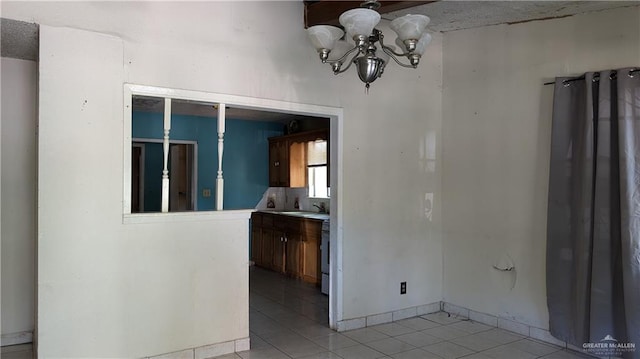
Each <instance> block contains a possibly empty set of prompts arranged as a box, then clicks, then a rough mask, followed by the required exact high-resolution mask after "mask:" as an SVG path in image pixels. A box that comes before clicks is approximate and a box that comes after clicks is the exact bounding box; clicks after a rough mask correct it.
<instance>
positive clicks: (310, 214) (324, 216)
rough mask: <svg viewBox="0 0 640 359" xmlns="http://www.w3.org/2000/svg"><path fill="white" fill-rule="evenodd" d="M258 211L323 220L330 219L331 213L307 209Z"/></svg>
mask: <svg viewBox="0 0 640 359" xmlns="http://www.w3.org/2000/svg"><path fill="white" fill-rule="evenodd" d="M258 212H262V213H273V214H281V215H284V216H292V217H301V218H309V219H317V220H321V221H327V220H329V214H328V213H318V212H305V211H274V210H259V211H258Z"/></svg>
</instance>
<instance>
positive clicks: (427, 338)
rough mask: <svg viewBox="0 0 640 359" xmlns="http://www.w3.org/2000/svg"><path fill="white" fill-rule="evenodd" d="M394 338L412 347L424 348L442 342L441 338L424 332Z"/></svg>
mask: <svg viewBox="0 0 640 359" xmlns="http://www.w3.org/2000/svg"><path fill="white" fill-rule="evenodd" d="M395 338H396V339H398V340H402V341H403V342H405V343H409V344H411V345H413V346H414V347H424V346H427V345H431V344H435V343H440V342H441V341H443V340H444V339H442V338H438V337H434V336H432V335H429V334H427V333H425V332H414V333H409V334H404V335H399V336H397V337H395Z"/></svg>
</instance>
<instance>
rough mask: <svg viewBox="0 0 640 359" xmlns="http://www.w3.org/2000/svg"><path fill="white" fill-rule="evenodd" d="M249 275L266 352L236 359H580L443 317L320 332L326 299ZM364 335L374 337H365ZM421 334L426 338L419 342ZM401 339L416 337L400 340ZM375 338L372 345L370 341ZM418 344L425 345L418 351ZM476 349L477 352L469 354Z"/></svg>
mask: <svg viewBox="0 0 640 359" xmlns="http://www.w3.org/2000/svg"><path fill="white" fill-rule="evenodd" d="M252 275H254V277H255V278H251V279H252V280H254V281H250V282H252V283H254V282H258V284H256V285H254V286H252V287H250V289H251V290H250V313H251V314H250V315H253V316H254V320H253V321H251V323H252V325H251V328H250V330H251V337H252V340H254V339H255V340H256V342H258V340H259V341H260V342H262V343H264V344H261V346H262V345H264V347H260V348H259V349H257V350H255V351H256V352H257V351H259V350H266V351H265V352H264V355H265V356H261V355H260V354H259V353H256V355H255V356H254V355H251V351H249V352H245V353H248V354H243V353H237V354H235V356H234V358H239V359H243V358H244V359H247V358H272V357H271V356H269V353H272V354H273V355H276V356H274V357H273V358H288V359H289V358H301V357H302V356H304V355H308V354H304V350H306V349H304V350H298V348H300V346H307V345H308V346H310V347H311V348H313V350H310V351H309V352H312V351H313V352H314V353H317V354H311V356H310V357H309V358H345V359H349V358H351V357H352V356H353V355H357V357H359V358H360V357H362V358H366V357H367V355H371V357H373V356H375V355H373V354H372V353H374V352H375V353H379V355H380V356H385V358H396V357H399V356H401V357H402V356H403V354H408V355H413V356H411V358H419V357H420V356H421V354H420V353H423V352H424V353H425V355H426V356H430V355H431V354H428V355H427V354H426V353H427V352H428V353H433V355H437V356H442V355H443V354H444V355H446V356H449V355H454V356H456V357H460V358H465V357H471V358H488V357H489V355H492V356H493V357H496V356H497V357H500V359H502V357H501V355H504V354H503V353H516V354H518V353H519V354H521V356H522V357H525V358H531V359H533V358H556V359H564V358H567V359H568V358H582V357H583V356H580V355H579V354H577V353H575V352H571V351H570V350H568V349H566V348H562V347H560V346H556V345H552V344H549V343H544V342H541V341H538V340H535V339H534V338H529V337H527V336H524V335H521V334H518V333H512V332H510V331H508V330H506V329H503V328H497V327H493V326H490V325H486V324H484V323H481V322H478V321H475V320H473V319H469V318H466V317H463V316H456V315H455V314H449V313H446V312H443V311H441V312H437V313H432V314H427V315H422V316H416V317H412V318H407V319H403V320H398V321H395V322H390V323H384V324H379V325H374V326H369V327H365V328H361V329H356V330H351V331H345V332H335V331H333V332H324V331H323V329H322V328H328V324H327V319H328V318H325V317H328V311H327V309H326V306H327V305H328V299H327V298H326V297H323V296H322V295H320V294H319V291H317V292H316V288H313V287H310V286H307V285H305V284H302V283H301V282H295V281H287V280H282V279H281V278H279V277H277V276H273V275H271V273H266V271H265V272H260V271H258V272H253V273H252ZM296 320H302V321H304V322H303V323H300V324H299V325H294V324H292V323H295V322H296ZM410 320H414V321H413V322H410ZM415 320H419V321H420V320H424V321H425V322H424V323H423V322H416V321H415ZM307 321H308V322H307ZM427 323H428V324H427ZM460 323H469V324H460ZM274 325H277V328H276V327H273V326H274ZM416 328H417V329H416ZM444 328H446V329H444ZM254 329H255V330H256V331H254ZM436 329H439V330H436ZM365 330H366V331H371V332H369V333H377V334H371V335H369V334H365V333H367V332H364V331H365ZM430 330H431V332H429V331H430ZM358 331H360V332H358ZM441 331H442V332H441ZM420 333H422V334H424V335H425V336H424V337H420V336H419V335H418V334H420ZM483 333H486V334H484V335H483ZM350 334H351V335H350ZM438 334H440V335H442V336H444V337H441V336H439V335H438ZM289 335H291V337H292V339H291V340H290V341H289V340H288V339H287V336H289ZM404 335H414V336H413V338H412V337H406V338H402V339H401V338H400V337H402V336H404ZM416 335H417V336H416ZM329 336H335V338H336V340H337V342H335V343H332V341H331V340H332V338H330V337H329ZM338 336H339V337H338ZM373 337H376V339H372V338H373ZM445 337H446V338H445ZM296 338H298V339H296ZM367 338H369V339H367ZM429 338H431V339H429ZM465 338H472V339H467V340H465ZM389 339H393V340H389ZM432 340H435V341H432ZM343 341H344V343H343ZM421 341H422V343H423V344H424V343H427V344H424V345H421ZM336 343H337V344H336ZM518 343H519V344H518ZM474 347H475V348H476V349H473V348H474ZM376 348H378V349H376ZM349 349H351V350H349ZM434 349H437V350H436V352H433V351H432V350H434ZM367 350H369V351H370V352H368V353H369V354H366V353H367ZM396 350H400V351H399V352H396ZM451 350H454V351H453V352H451ZM319 351H321V352H319ZM300 353H302V354H300ZM338 353H342V355H340V354H338ZM363 353H365V354H364V356H362V355H363ZM386 353H389V354H386ZM456 353H457V354H456ZM484 353H486V355H485V354H484ZM345 354H346V356H344V355H345ZM301 355H302V356H301ZM358 355H359V356H358ZM416 355H417V356H416ZM509 359H511V358H509Z"/></svg>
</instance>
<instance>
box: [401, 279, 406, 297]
mask: <svg viewBox="0 0 640 359" xmlns="http://www.w3.org/2000/svg"><path fill="white" fill-rule="evenodd" d="M400 294H407V282H400Z"/></svg>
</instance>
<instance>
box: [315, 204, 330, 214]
mask: <svg viewBox="0 0 640 359" xmlns="http://www.w3.org/2000/svg"><path fill="white" fill-rule="evenodd" d="M313 206H314V207H316V208H317V209H318V213H327V207H325V205H324V202H320V205H319V206H318V205H317V204H314V205H313Z"/></svg>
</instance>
